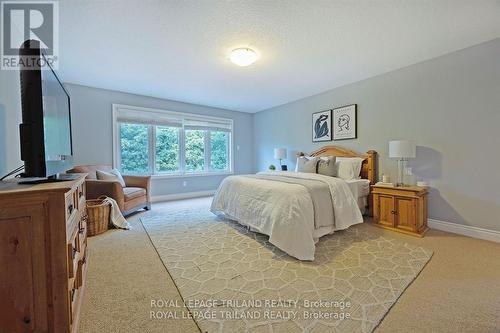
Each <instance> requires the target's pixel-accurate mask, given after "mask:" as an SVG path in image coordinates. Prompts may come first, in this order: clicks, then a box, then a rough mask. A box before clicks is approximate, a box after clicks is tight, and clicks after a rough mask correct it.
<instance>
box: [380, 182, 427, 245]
mask: <svg viewBox="0 0 500 333" xmlns="http://www.w3.org/2000/svg"><path fill="white" fill-rule="evenodd" d="M371 194H372V195H373V221H374V222H375V225H377V226H379V227H381V228H385V229H391V230H394V231H398V232H402V233H405V234H409V235H414V236H418V237H423V236H424V233H425V232H426V231H427V229H428V228H427V189H426V188H425V187H418V186H407V187H387V186H377V185H373V186H372V192H371Z"/></svg>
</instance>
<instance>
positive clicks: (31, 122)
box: [20, 40, 73, 177]
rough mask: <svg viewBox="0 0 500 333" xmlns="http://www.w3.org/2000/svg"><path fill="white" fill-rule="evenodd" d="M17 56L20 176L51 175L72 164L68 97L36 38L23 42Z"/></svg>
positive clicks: (68, 167) (66, 168)
mask: <svg viewBox="0 0 500 333" xmlns="http://www.w3.org/2000/svg"><path fill="white" fill-rule="evenodd" d="M20 56H21V59H25V60H26V61H25V62H24V63H25V65H22V66H21V103H22V121H23V122H22V124H21V125H20V134H21V159H22V160H23V161H24V169H25V172H24V174H23V177H50V176H54V175H57V174H59V173H62V172H64V171H66V170H68V169H70V168H71V167H72V155H73V149H72V138H71V111H70V97H69V94H68V92H67V91H66V89H65V88H64V86H63V85H62V83H61V81H60V80H59V78H58V77H57V75H56V73H55V72H54V70H53V68H52V67H51V66H50V64H49V62H48V61H47V59H46V58H45V56H44V55H43V52H41V50H40V48H39V43H38V42H37V41H33V40H30V41H26V42H24V43H23V46H22V47H21V49H20ZM34 61H38V65H33V64H35V62H34ZM21 63H23V62H21Z"/></svg>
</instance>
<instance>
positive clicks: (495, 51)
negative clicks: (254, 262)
mask: <svg viewBox="0 0 500 333" xmlns="http://www.w3.org/2000/svg"><path fill="white" fill-rule="evenodd" d="M325 75H335V73H329V74H326V73H325ZM353 103H356V104H358V138H357V139H354V140H343V141H338V142H330V144H336V145H339V146H343V147H348V148H351V149H355V150H358V151H362V152H365V151H367V150H369V149H374V150H376V151H378V152H379V154H380V163H379V174H381V173H389V174H391V177H392V179H395V177H396V172H395V170H396V168H397V166H396V161H393V160H389V159H388V157H387V152H388V141H390V140H393V139H407V140H414V141H415V142H416V144H417V146H418V147H417V158H416V159H414V160H412V161H411V163H410V165H411V166H412V167H413V171H414V174H415V175H416V176H417V179H418V180H425V181H428V182H429V183H430V185H431V188H430V197H429V199H430V200H429V215H430V217H431V218H435V219H439V220H443V221H448V222H454V223H458V224H464V225H472V226H477V227H482V228H486V229H491V230H499V231H500V173H499V169H500V135H499V128H500V39H496V40H493V41H491V42H488V43H484V44H481V45H478V46H475V47H472V48H468V49H465V50H462V51H458V52H455V53H452V54H449V55H446V56H443V57H439V58H436V59H433V60H429V61H426V62H423V63H419V64H416V65H412V66H409V67H406V68H403V69H400V70H397V71H394V72H390V73H387V74H383V75H380V76H377V77H374V78H370V79H367V80H364V81H361V82H357V83H354V84H350V85H347V86H344V87H340V88H337V89H334V90H330V91H327V92H325V93H322V94H319V95H315V96H312V97H308V98H305V99H302V100H299V101H295V102H292V103H289V104H286V105H283V106H279V107H276V108H272V109H269V110H266V111H262V112H259V113H257V114H256V115H255V117H254V129H255V131H254V147H255V157H256V169H257V170H263V169H266V168H267V167H268V165H269V164H272V163H273V164H276V163H277V161H275V160H273V148H274V147H286V148H288V149H289V152H288V154H289V156H290V155H292V154H293V155H294V154H295V152H296V151H299V150H300V151H305V152H308V151H311V150H314V149H316V148H319V147H321V146H322V145H325V144H328V143H312V142H311V114H312V113H313V112H316V111H321V110H324V109H329V108H333V107H337V106H342V105H346V104H353ZM287 162H288V166H289V167H292V168H293V167H294V166H295V161H293V158H289V159H288V161H287Z"/></svg>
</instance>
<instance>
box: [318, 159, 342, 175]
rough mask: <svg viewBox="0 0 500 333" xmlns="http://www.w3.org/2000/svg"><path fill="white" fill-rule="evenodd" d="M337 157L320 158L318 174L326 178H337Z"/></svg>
mask: <svg viewBox="0 0 500 333" xmlns="http://www.w3.org/2000/svg"><path fill="white" fill-rule="evenodd" d="M335 160H336V158H335V156H322V157H320V158H319V161H318V164H317V167H316V173H318V174H320V175H324V176H329V177H335V174H336V170H337V169H336V167H335Z"/></svg>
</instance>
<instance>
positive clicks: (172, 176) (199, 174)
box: [151, 171, 234, 179]
mask: <svg viewBox="0 0 500 333" xmlns="http://www.w3.org/2000/svg"><path fill="white" fill-rule="evenodd" d="M233 174H234V172H232V171H227V172H203V173H185V174H178V173H177V174H170V175H168V174H165V175H158V174H156V175H151V178H152V179H169V178H192V177H207V176H230V175H233Z"/></svg>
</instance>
